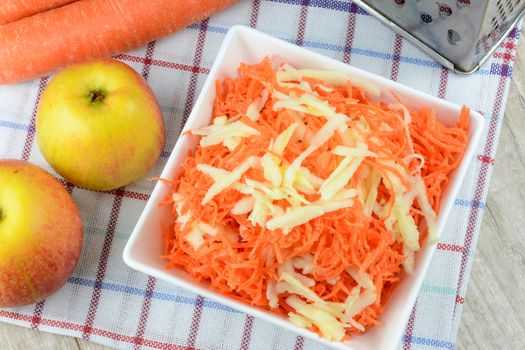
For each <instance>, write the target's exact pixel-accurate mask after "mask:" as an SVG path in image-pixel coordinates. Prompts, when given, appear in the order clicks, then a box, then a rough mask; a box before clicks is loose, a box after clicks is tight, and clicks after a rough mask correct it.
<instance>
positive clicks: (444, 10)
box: [436, 3, 452, 17]
mask: <svg viewBox="0 0 525 350" xmlns="http://www.w3.org/2000/svg"><path fill="white" fill-rule="evenodd" d="M436 4H437V5H438V9H439V15H440V16H441V17H449V16H451V15H452V8H451V7H450V6H448V5H447V4H440V3H436Z"/></svg>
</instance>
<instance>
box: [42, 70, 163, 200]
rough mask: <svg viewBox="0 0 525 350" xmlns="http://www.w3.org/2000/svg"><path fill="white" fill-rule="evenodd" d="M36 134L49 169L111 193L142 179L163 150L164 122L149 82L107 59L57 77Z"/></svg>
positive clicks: (45, 99)
mask: <svg viewBox="0 0 525 350" xmlns="http://www.w3.org/2000/svg"><path fill="white" fill-rule="evenodd" d="M36 135H37V141H38V145H39V147H40V150H41V152H42V154H43V155H44V157H45V158H46V160H47V161H48V162H49V164H50V165H51V166H52V167H53V168H54V169H55V170H56V171H57V172H58V173H59V174H60V175H61V176H62V177H64V178H65V179H67V180H69V181H70V182H72V183H74V184H76V185H78V186H81V187H84V188H89V189H94V190H111V189H115V188H118V187H121V186H124V185H127V184H129V183H131V182H134V181H136V180H138V179H139V178H140V177H142V176H143V175H145V174H146V173H147V172H148V170H149V169H150V168H151V167H152V166H153V164H154V163H155V162H156V161H157V159H158V158H159V156H160V154H161V152H162V149H163V147H164V120H163V118H162V113H161V111H160V108H159V105H158V103H157V100H156V98H155V95H154V94H153V92H152V91H151V89H150V88H149V87H148V85H147V84H146V81H145V80H144V79H143V78H142V77H141V76H140V75H139V74H137V72H135V71H134V70H133V69H132V68H131V67H129V66H128V65H126V64H124V63H122V62H120V61H117V60H102V61H93V62H87V63H81V64H76V65H72V66H70V67H68V68H66V69H64V70H63V71H61V72H60V73H58V74H57V75H56V76H55V77H54V78H53V79H52V80H51V81H50V83H49V85H48V86H47V88H46V89H45V91H44V92H43V93H42V97H41V98H40V104H39V106H38V111H37V115H36Z"/></svg>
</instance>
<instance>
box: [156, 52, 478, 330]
mask: <svg viewBox="0 0 525 350" xmlns="http://www.w3.org/2000/svg"><path fill="white" fill-rule="evenodd" d="M238 74H239V76H238V77H234V78H226V79H224V80H223V81H217V82H216V91H217V97H216V99H215V102H214V110H213V116H214V117H219V116H226V117H227V119H228V121H234V120H239V121H241V122H242V123H244V124H246V125H248V126H249V127H252V128H254V129H255V130H257V131H258V132H259V135H256V136H250V137H246V138H243V139H242V140H241V141H240V143H239V144H238V145H237V146H236V147H235V148H234V149H233V150H230V149H229V148H227V147H225V146H224V145H223V144H217V145H213V146H207V147H201V146H198V147H197V149H196V150H195V152H194V154H191V155H189V156H188V158H187V159H186V160H185V161H184V163H183V164H182V172H181V174H180V175H179V176H178V177H177V178H176V179H175V180H169V179H168V180H166V181H170V183H172V185H173V190H172V195H177V196H181V197H183V198H184V201H183V202H181V203H183V204H182V208H179V209H177V205H179V206H180V204H177V203H178V202H177V203H176V201H174V200H173V199H171V197H170V198H169V199H167V200H166V201H165V204H167V205H172V206H173V212H174V215H175V217H176V218H179V217H181V215H182V214H181V213H187V212H188V211H189V212H191V218H190V219H189V221H188V222H187V223H186V224H184V225H181V224H180V223H175V224H174V225H173V226H172V229H170V230H166V231H165V232H164V233H163V234H164V244H165V253H164V254H163V255H162V258H163V259H165V260H166V261H167V266H166V268H167V269H172V268H175V267H179V268H183V269H185V270H186V271H188V272H189V273H191V274H192V275H193V276H194V277H195V278H196V280H197V281H202V282H208V283H210V284H211V287H212V288H214V289H215V290H218V291H219V292H221V293H223V294H225V295H227V296H230V297H232V298H235V299H237V300H242V301H243V302H246V303H250V304H252V305H256V306H259V307H262V308H266V309H269V310H272V311H273V312H275V313H277V314H280V315H287V314H288V313H289V312H295V310H294V309H293V308H292V307H291V306H290V305H288V303H287V301H286V300H287V297H288V296H290V295H291V294H292V293H289V291H285V292H283V293H280V294H279V296H278V307H276V308H275V307H273V308H272V307H271V306H270V302H269V300H268V298H267V297H266V296H265V295H266V292H267V289H268V288H269V283H276V282H279V276H280V271H279V269H280V268H281V267H282V266H283V264H285V263H286V262H290V261H292V259H296V258H300V257H305V256H307V255H309V254H311V256H312V262H313V263H312V266H311V271H310V272H308V273H304V276H306V277H307V278H310V279H313V280H314V281H315V285H314V286H312V287H311V290H312V291H313V292H315V294H317V295H318V296H319V297H320V298H321V299H322V300H325V301H330V302H337V303H344V302H345V300H346V299H347V298H348V296H349V295H350V294H351V292H352V289H353V288H354V287H356V286H358V283H357V282H356V280H354V278H352V277H351V276H350V275H349V274H348V273H345V269H346V268H348V267H352V266H353V267H356V268H357V269H358V270H359V271H360V274H361V273H367V274H368V276H369V277H370V279H371V281H372V282H373V285H374V287H375V291H376V296H375V301H374V302H373V303H372V304H371V305H369V306H368V307H365V308H364V309H363V310H362V311H361V312H359V314H357V315H356V316H355V318H354V320H355V321H357V322H358V323H359V324H361V325H362V326H363V327H364V328H365V329H367V328H369V327H371V326H373V325H375V324H378V317H379V316H380V315H381V313H382V311H383V308H384V307H385V304H386V303H387V301H388V299H389V297H390V295H391V294H392V292H393V291H394V290H395V288H396V286H397V285H398V283H399V281H400V279H401V278H402V275H403V263H404V262H405V259H406V256H405V255H404V254H403V247H404V244H403V242H400V240H399V239H398V238H396V237H395V235H393V234H392V233H391V232H389V229H388V228H387V226H386V224H385V220H384V219H382V218H381V217H380V216H379V215H378V214H377V213H375V212H374V213H372V215H370V216H366V215H365V214H364V208H363V204H362V203H361V202H360V201H358V200H357V199H356V200H354V204H353V206H350V207H345V208H342V209H339V210H336V211H332V212H327V213H325V214H323V215H321V216H318V217H315V218H313V219H311V220H309V221H308V222H306V223H304V224H300V225H298V226H295V227H293V229H292V230H291V231H290V232H288V233H287V234H286V232H284V231H283V230H281V229H276V230H270V229H267V228H266V227H264V226H260V225H253V224H252V223H251V222H250V220H249V219H248V214H240V215H234V214H232V209H233V207H234V206H235V204H236V203H237V202H238V201H239V200H241V199H242V198H243V197H244V194H242V193H240V192H239V191H238V190H236V189H235V188H233V187H229V188H227V189H225V190H223V191H222V192H220V193H219V194H217V195H216V196H215V197H213V199H212V200H211V201H209V202H208V203H207V204H205V205H201V201H202V200H203V198H204V196H205V194H206V192H207V191H208V190H209V189H210V187H211V186H212V185H213V183H214V181H213V179H212V178H211V177H210V176H208V175H206V174H204V173H202V172H200V171H199V170H198V169H197V165H198V164H207V165H210V166H213V167H216V168H221V169H224V170H226V171H233V170H234V169H235V168H236V167H238V166H239V165H241V164H242V163H243V162H244V161H245V160H246V159H248V158H249V157H252V156H255V157H262V156H264V155H265V154H266V153H267V152H269V151H268V149H269V145H270V144H271V143H272V142H273V141H274V140H275V139H276V137H277V136H278V135H280V134H281V133H282V132H283V131H284V130H286V129H287V128H288V127H289V126H290V125H292V124H293V123H296V122H297V121H298V120H301V121H302V123H303V124H304V125H306V129H308V130H307V132H305V133H303V134H301V133H300V132H298V131H297V130H296V132H294V134H293V135H292V136H291V139H290V142H289V144H288V146H287V147H286V148H285V150H284V153H283V154H282V155H280V154H276V153H275V152H274V153H272V155H273V156H274V157H276V158H277V159H279V161H282V162H283V164H284V165H286V166H289V165H290V164H291V163H292V162H293V161H294V159H296V158H297V157H298V156H299V155H300V154H301V153H302V152H304V151H305V150H306V149H307V148H308V141H307V140H308V138H309V137H311V135H312V134H315V133H316V132H318V131H319V130H320V129H321V128H322V127H323V125H324V122H325V120H323V118H321V117H318V116H315V115H313V114H309V113H304V112H297V111H292V110H289V109H281V110H275V109H274V105H275V103H276V102H277V98H276V97H275V94H271V96H270V97H269V99H268V101H267V102H266V103H265V105H264V106H263V108H262V110H261V111H260V118H259V119H258V120H257V121H253V120H251V119H250V118H248V117H247V115H246V111H247V109H248V108H249V106H250V104H251V103H252V102H253V101H254V100H255V99H257V98H258V96H260V95H261V94H262V92H263V91H264V90H265V89H274V90H275V91H278V92H279V93H282V94H288V95H289V96H301V94H303V93H304V91H302V90H300V89H299V88H297V87H292V88H291V87H283V86H281V85H279V82H278V81H277V78H276V70H275V69H274V68H273V66H272V63H271V61H270V60H269V59H268V58H266V59H265V60H263V61H262V62H260V63H258V64H254V65H247V64H241V66H240V67H239V69H238ZM303 81H304V82H305V83H306V84H308V85H309V86H310V87H311V89H312V91H315V94H316V96H317V97H318V98H319V99H320V100H321V101H325V102H327V103H328V104H329V105H330V106H332V107H334V108H335V110H336V112H337V113H343V114H345V115H346V116H347V117H348V121H347V126H348V127H350V128H359V127H360V125H361V124H362V122H361V121H362V120H364V121H366V125H368V126H369V128H370V130H369V134H368V135H367V136H366V140H365V142H366V143H367V146H368V150H369V151H370V152H374V153H377V154H381V156H380V157H379V158H366V159H364V160H363V162H362V163H361V164H360V165H359V167H358V169H357V171H356V173H355V175H354V177H352V179H351V180H350V182H349V184H350V185H352V186H356V185H357V184H358V179H359V176H365V175H366V173H367V171H369V169H371V168H372V167H374V168H376V169H378V170H379V171H380V173H381V174H382V176H383V177H382V179H383V180H381V181H380V183H379V185H378V188H377V203H383V205H384V208H385V217H389V216H390V214H392V211H393V210H394V198H395V193H394V190H393V188H394V183H393V180H395V179H396V178H397V180H399V182H400V183H401V184H402V186H403V187H405V188H406V189H407V190H410V189H411V187H412V185H411V183H409V182H408V180H407V179H406V177H404V176H403V174H402V173H403V172H406V173H410V172H414V171H418V166H419V165H420V163H419V162H418V161H416V160H411V161H409V162H407V163H405V162H404V161H403V159H404V158H405V157H407V156H409V155H411V154H414V153H417V154H419V155H421V156H422V158H423V159H424V164H423V166H422V167H421V169H420V170H419V173H420V175H421V178H422V180H423V183H424V186H425V189H426V195H427V198H428V201H429V203H430V205H431V206H432V208H433V209H434V211H436V212H437V211H438V210H439V206H440V201H441V197H442V195H443V192H444V190H445V188H446V186H447V184H448V181H449V175H450V173H451V172H452V171H453V170H454V169H455V168H456V167H457V166H458V165H459V163H460V161H461V159H462V156H463V153H464V151H465V148H466V144H467V130H468V126H469V125H468V121H469V118H468V117H469V113H470V111H469V109H468V108H466V107H464V108H463V110H462V111H461V114H460V117H459V121H458V122H457V123H456V125H452V126H446V125H443V124H442V123H440V122H439V121H438V120H437V119H436V115H435V111H434V110H433V109H431V108H421V109H420V110H412V109H408V112H409V114H410V117H411V120H412V121H411V123H409V124H408V125H405V122H404V115H403V110H402V109H401V108H399V106H390V105H386V104H384V103H374V102H371V101H370V100H369V99H368V97H367V94H366V91H365V90H364V89H363V88H360V87H359V86H356V85H353V84H352V83H351V81H349V82H348V83H347V84H345V85H343V86H335V85H332V84H328V83H326V82H324V81H323V80H320V79H316V78H307V77H305V79H304V80H303ZM404 108H408V107H406V106H404ZM360 123H361V124H360ZM406 129H407V130H408V131H407V130H406ZM407 132H408V134H407ZM308 135H310V136H308ZM407 135H410V138H408V137H407ZM343 143H344V140H343V136H341V135H340V134H338V133H335V134H334V135H333V136H332V137H331V138H330V139H329V140H328V141H327V142H326V143H325V144H323V145H321V146H320V147H319V148H318V149H316V150H315V151H314V152H313V153H312V154H311V155H309V156H308V157H307V158H306V159H305V160H304V162H303V163H302V166H303V167H304V168H306V169H308V171H310V172H311V173H312V174H314V175H316V176H317V177H318V178H320V179H322V180H326V179H327V178H328V177H329V176H330V174H331V173H332V172H333V171H334V170H335V169H336V168H337V166H338V165H339V164H340V163H341V159H342V157H341V156H338V155H335V154H333V153H332V152H331V150H333V149H334V148H335V147H336V146H339V145H341V144H343ZM411 148H412V149H411ZM270 153H271V152H270ZM385 160H389V161H392V162H394V164H396V165H397V166H396V167H394V166H393V165H388V163H385V162H384V161H385ZM263 170H264V169H260V168H257V167H255V168H250V169H249V170H248V171H246V172H245V173H244V174H243V175H242V179H243V180H245V179H247V178H249V179H252V180H255V181H264V179H265V177H264V174H263ZM303 195H304V197H305V198H306V199H307V200H308V201H310V202H315V201H316V200H318V199H319V195H318V194H315V193H310V194H303ZM274 204H275V205H277V206H279V207H281V209H282V210H283V212H284V211H285V210H286V209H287V208H289V207H290V204H289V203H288V202H287V201H286V200H278V201H275V202H274ZM410 216H411V217H412V218H413V220H414V222H415V224H416V226H417V227H418V229H419V230H420V233H421V235H420V237H419V243H420V244H422V243H423V241H424V239H425V237H426V236H427V234H428V228H427V227H426V224H425V220H424V213H423V210H422V208H420V207H419V205H418V203H417V202H416V201H414V203H413V205H412V206H411V209H410ZM199 222H204V223H207V224H209V225H211V226H213V227H220V228H221V230H219V231H220V232H219V233H218V234H216V235H207V234H206V235H203V243H202V244H201V245H200V246H199V248H198V249H194V247H192V246H191V244H189V242H188V240H187V236H188V234H190V232H191V227H192V225H195V224H196V223H199ZM296 271H297V270H296ZM311 329H312V330H313V331H316V332H318V333H320V332H321V331H320V329H319V328H317V327H316V326H315V325H313V326H312V327H311ZM360 333H361V331H360V330H358V329H356V328H352V327H350V328H347V329H346V335H345V339H346V338H347V337H348V336H349V335H351V334H360Z"/></svg>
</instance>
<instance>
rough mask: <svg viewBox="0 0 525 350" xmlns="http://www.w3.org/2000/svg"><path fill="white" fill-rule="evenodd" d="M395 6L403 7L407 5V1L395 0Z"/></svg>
mask: <svg viewBox="0 0 525 350" xmlns="http://www.w3.org/2000/svg"><path fill="white" fill-rule="evenodd" d="M394 4H396V5H397V6H403V5H405V0H394Z"/></svg>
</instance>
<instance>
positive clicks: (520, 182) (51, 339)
mask: <svg viewBox="0 0 525 350" xmlns="http://www.w3.org/2000/svg"><path fill="white" fill-rule="evenodd" d="M522 29H525V26H524V27H523V28H522ZM524 135H525V45H524V43H520V45H519V51H518V55H517V61H516V62H515V64H514V73H513V77H512V80H511V86H510V93H509V98H508V101H507V107H506V111H505V119H504V123H503V128H502V131H501V135H500V142H499V144H498V150H497V156H496V163H495V169H494V173H493V177H492V180H491V184H490V190H489V196H488V200H487V204H486V206H485V209H484V213H483V222H482V226H481V234H480V238H479V241H478V245H477V250H476V255H475V258H474V266H473V269H472V273H471V275H470V282H469V286H468V292H467V296H466V298H465V304H464V307H463V314H462V320H461V325H460V327H459V334H458V340H457V348H458V349H465V350H471V349H487V350H489V349H490V350H492V349H499V350H507V349H508V350H525V136H524ZM0 349H6V350H7V349H9V350H27V349H31V350H38V349H49V350H55V349H84V350H109V349H110V348H108V347H105V346H101V345H98V344H94V343H91V342H85V341H83V340H79V339H76V338H70V337H64V336H57V335H52V334H48V333H44V332H36V331H32V330H29V329H25V328H22V327H17V326H12V325H8V324H3V323H0Z"/></svg>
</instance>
